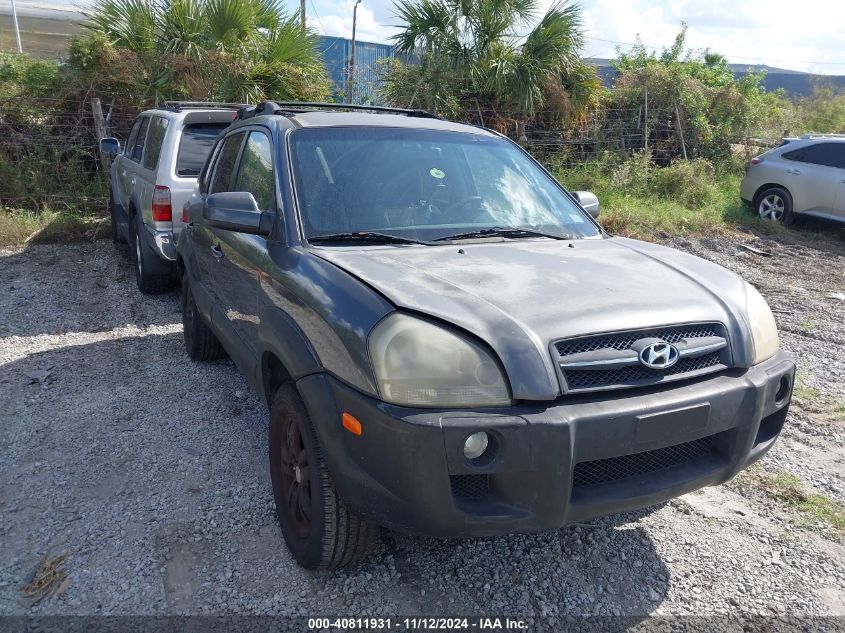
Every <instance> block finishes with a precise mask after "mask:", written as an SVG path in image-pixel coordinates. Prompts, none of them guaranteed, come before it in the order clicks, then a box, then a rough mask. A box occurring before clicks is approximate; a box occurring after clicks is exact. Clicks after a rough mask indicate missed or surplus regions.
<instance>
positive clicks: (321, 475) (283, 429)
mask: <svg viewBox="0 0 845 633" xmlns="http://www.w3.org/2000/svg"><path fill="white" fill-rule="evenodd" d="M269 453H270V478H271V479H272V482H273V498H274V500H275V502H276V516H277V517H278V520H279V525H280V526H281V529H282V535H283V536H284V539H285V543H286V544H287V546H288V549H289V550H290V552H291V554H293V557H294V558H295V559H296V561H297V562H298V563H299V564H300V565H301V566H302V567H304V568H305V569H336V568H338V567H344V566H346V565H350V564H352V563H355V562H357V561H360V560H361V559H362V558H364V557H365V556H366V555H367V553H368V552H369V551H370V549H371V548H372V547H373V545H374V544H375V543H376V541H377V540H378V530H379V528H378V527H376V526H375V525H372V524H371V523H367V522H365V521H363V520H362V519H361V518H360V517H358V515H356V514H355V513H353V512H352V511H351V510H349V509H348V508H347V507H346V506H345V505H344V504H343V501H342V500H341V499H339V498H338V496H337V492H336V491H335V487H334V484H333V483H332V480H331V477H330V476H329V471H328V469H327V468H326V463H325V460H324V458H323V451H322V449H321V448H320V444H319V441H318V440H317V435H316V433H315V432H314V427H313V426H312V425H311V421H310V419H309V417H308V412H307V410H306V409H305V404H304V403H303V402H302V398H300V396H299V392H297V390H296V387H295V386H294V385H293V383H285V384H284V385H282V386H281V387H280V388H279V390H278V391H277V392H276V395H275V397H274V398H273V404H272V406H271V407H270V432H269ZM289 500H290V501H289Z"/></svg>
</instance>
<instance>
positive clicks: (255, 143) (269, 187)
mask: <svg viewBox="0 0 845 633" xmlns="http://www.w3.org/2000/svg"><path fill="white" fill-rule="evenodd" d="M232 189H233V190H234V191H249V192H250V193H251V194H252V195H253V197H254V198H255V201H256V202H257V203H258V208H259V209H261V210H262V211H267V210H268V209H274V208H275V207H276V181H275V180H274V178H273V151H272V146H271V145H270V139H269V138H268V137H267V135H266V134H263V133H262V132H250V135H249V137H248V138H247V141H246V145H244V151H243V153H242V154H241V162H240V166H239V167H238V178H237V180H236V181H235V186H234V187H233V188H232Z"/></svg>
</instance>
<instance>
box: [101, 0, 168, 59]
mask: <svg viewBox="0 0 845 633" xmlns="http://www.w3.org/2000/svg"><path fill="white" fill-rule="evenodd" d="M158 17H159V15H158V8H157V6H156V4H155V3H154V1H153V0H97V1H96V2H95V3H94V5H93V6H92V7H91V10H90V12H89V13H88V22H87V24H86V26H87V27H88V28H89V29H90V30H92V31H94V32H97V33H100V34H102V35H103V36H105V37H106V39H107V40H108V41H109V43H110V44H112V45H113V46H119V47H122V48H128V49H129V50H131V51H132V52H134V53H137V54H144V53H151V52H153V51H155V49H156V45H157V42H158V26H157V24H158Z"/></svg>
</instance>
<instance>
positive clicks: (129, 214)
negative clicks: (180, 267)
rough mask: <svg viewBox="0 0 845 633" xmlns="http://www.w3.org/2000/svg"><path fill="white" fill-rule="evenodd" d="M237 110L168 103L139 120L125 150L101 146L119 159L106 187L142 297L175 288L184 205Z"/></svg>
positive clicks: (118, 237) (111, 143)
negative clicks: (127, 244)
mask: <svg viewBox="0 0 845 633" xmlns="http://www.w3.org/2000/svg"><path fill="white" fill-rule="evenodd" d="M238 107H240V106H239V105H237V104H216V103H194V102H177V101H168V102H165V103H164V104H162V106H161V107H159V108H157V109H155V110H147V111H145V112H142V113H141V114H140V115H139V116H138V118H137V119H136V120H135V123H134V124H133V125H132V130H131V131H130V133H129V138H128V140H127V141H126V147H125V148H123V150H122V151H121V147H120V143H119V142H118V141H117V139H114V138H107V139H103V140H102V141H100V147H101V150H102V151H103V152H105V153H106V154H110V155H112V156H113V157H114V160H113V162H112V166H111V172H110V175H111V179H110V180H111V185H110V187H109V214H110V215H111V222H112V238H113V239H114V240H115V241H116V242H128V243H129V244H130V247H131V249H130V250H131V253H132V259H133V262H134V264H135V272H136V279H137V282H138V288H139V289H140V290H141V292H143V293H147V294H150V293H157V292H164V291H165V290H168V289H169V288H170V287H171V285H172V281H173V279H174V275H173V271H174V262H175V259H176V238H177V237H178V235H179V232H180V231H181V230H182V226H183V222H182V217H181V216H182V206H183V205H184V204H185V202H186V201H187V200H188V198H189V197H190V195H191V192H192V191H193V189H194V185H196V182H197V176H198V175H199V173H200V170H201V169H202V166H203V164H204V163H205V159H206V158H207V157H208V154H209V152H210V151H211V148H212V146H213V145H214V142H215V140H216V139H217V136H218V135H219V134H220V132H221V131H222V130H224V129H226V128H227V127H228V126H229V124H230V123H231V122H232V120H233V118H235V116H236V115H237V108H238Z"/></svg>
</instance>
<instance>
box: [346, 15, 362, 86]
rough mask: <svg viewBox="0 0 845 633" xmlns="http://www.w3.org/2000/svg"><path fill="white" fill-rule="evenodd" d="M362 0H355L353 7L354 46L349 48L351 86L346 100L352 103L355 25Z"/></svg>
mask: <svg viewBox="0 0 845 633" xmlns="http://www.w3.org/2000/svg"><path fill="white" fill-rule="evenodd" d="M359 4H361V0H355V6H354V7H353V8H352V47H351V48H350V49H349V86H348V88H347V89H346V102H347V103H352V96H353V94H352V87H353V85H354V81H355V25H356V24H357V22H358V5H359Z"/></svg>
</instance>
